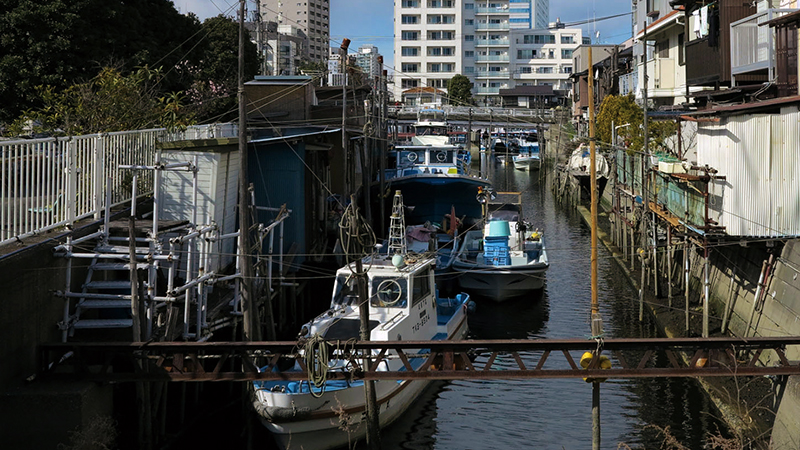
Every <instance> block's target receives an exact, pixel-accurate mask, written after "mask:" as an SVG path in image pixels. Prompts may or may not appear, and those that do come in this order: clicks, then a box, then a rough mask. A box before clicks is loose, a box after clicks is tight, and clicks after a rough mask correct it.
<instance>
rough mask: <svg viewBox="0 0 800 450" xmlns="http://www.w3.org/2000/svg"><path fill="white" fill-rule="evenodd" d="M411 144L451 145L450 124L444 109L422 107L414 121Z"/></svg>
mask: <svg viewBox="0 0 800 450" xmlns="http://www.w3.org/2000/svg"><path fill="white" fill-rule="evenodd" d="M413 127H414V136H413V137H412V138H411V145H437V146H438V145H450V144H451V142H450V136H449V133H450V126H449V125H448V123H447V114H446V113H445V112H444V110H442V109H436V108H421V109H420V110H419V111H417V121H416V122H414V125H413Z"/></svg>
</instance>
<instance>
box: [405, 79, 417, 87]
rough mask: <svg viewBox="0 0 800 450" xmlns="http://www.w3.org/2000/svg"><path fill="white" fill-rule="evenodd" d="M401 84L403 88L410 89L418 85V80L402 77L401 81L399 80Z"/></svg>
mask: <svg viewBox="0 0 800 450" xmlns="http://www.w3.org/2000/svg"><path fill="white" fill-rule="evenodd" d="M401 85H402V87H403V89H411V88H415V87H417V86H419V81H418V80H409V79H403V81H402V82H401Z"/></svg>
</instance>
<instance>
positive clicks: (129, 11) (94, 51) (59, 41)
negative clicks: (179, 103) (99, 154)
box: [0, 0, 200, 122]
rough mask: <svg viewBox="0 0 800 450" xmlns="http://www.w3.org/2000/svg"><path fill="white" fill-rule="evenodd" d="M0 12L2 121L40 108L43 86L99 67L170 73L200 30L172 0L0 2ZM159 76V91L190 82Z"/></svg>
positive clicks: (61, 84)
mask: <svg viewBox="0 0 800 450" xmlns="http://www.w3.org/2000/svg"><path fill="white" fill-rule="evenodd" d="M0 11H3V13H2V14H0V98H2V102H0V122H5V121H10V120H13V119H14V118H16V117H18V116H19V115H20V114H21V112H22V111H24V110H30V109H36V108H39V107H41V106H42V105H43V100H44V99H43V98H42V97H40V95H41V93H42V91H41V90H42V88H41V86H48V87H52V90H51V92H52V93H56V92H59V91H62V90H64V89H67V88H68V87H69V86H71V85H74V84H77V83H80V82H82V81H85V80H87V79H90V78H92V77H93V76H95V75H96V74H97V72H98V70H99V68H100V67H101V66H113V67H120V69H121V70H122V71H133V70H135V68H136V67H141V66H145V65H147V64H149V65H151V66H161V67H169V68H175V67H176V66H177V64H178V63H179V62H180V61H182V60H184V59H187V58H191V53H192V51H191V49H192V47H193V46H194V45H195V44H196V42H194V41H192V40H191V39H190V37H191V36H193V35H194V34H195V33H196V32H197V31H198V29H199V27H200V23H199V21H198V20H197V18H196V17H193V16H184V15H181V14H180V13H178V11H177V10H176V9H175V7H174V5H173V4H172V2H171V1H170V0H148V1H146V2H119V1H117V2H109V1H107V0H69V1H67V0H48V1H35V0H0ZM120 61H121V62H122V63H121V64H120V63H119V62H120ZM163 75H165V78H164V79H163V80H162V82H161V83H162V86H163V88H164V90H165V91H169V90H180V89H183V88H184V87H185V86H188V85H189V84H190V83H191V79H190V78H188V77H187V75H188V74H187V73H185V72H182V71H180V70H175V69H172V70H169V71H166V72H165V73H164V74H163ZM45 89H49V88H45Z"/></svg>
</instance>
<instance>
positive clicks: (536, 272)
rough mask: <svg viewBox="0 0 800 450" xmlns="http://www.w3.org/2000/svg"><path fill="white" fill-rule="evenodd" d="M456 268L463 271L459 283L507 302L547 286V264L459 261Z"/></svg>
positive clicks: (454, 265)
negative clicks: (539, 265)
mask: <svg viewBox="0 0 800 450" xmlns="http://www.w3.org/2000/svg"><path fill="white" fill-rule="evenodd" d="M453 269H454V270H456V271H457V272H460V273H459V276H458V284H459V287H460V288H461V289H463V290H466V291H468V292H470V293H471V294H474V295H477V296H480V297H483V298H487V299H490V300H493V301H496V302H503V301H507V300H511V299H514V298H519V297H521V296H523V295H526V294H530V293H531V292H532V291H536V290H539V289H542V288H543V287H544V280H545V272H546V270H547V266H544V267H528V266H524V267H521V268H520V267H513V266H512V267H493V266H486V267H481V266H465V265H463V264H459V262H456V263H454V264H453Z"/></svg>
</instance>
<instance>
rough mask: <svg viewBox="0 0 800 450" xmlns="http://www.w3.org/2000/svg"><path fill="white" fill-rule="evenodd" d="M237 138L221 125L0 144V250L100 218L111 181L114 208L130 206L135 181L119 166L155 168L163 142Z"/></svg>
mask: <svg viewBox="0 0 800 450" xmlns="http://www.w3.org/2000/svg"><path fill="white" fill-rule="evenodd" d="M235 135H236V127H231V126H230V125H229V124H218V125H213V126H203V127H191V128H189V129H188V130H186V131H185V132H168V131H167V130H165V129H163V128H161V129H151V130H139V131H123V132H114V133H102V134H92V135H85V136H70V137H60V138H45V139H23V140H13V141H0V245H3V244H6V243H9V242H13V241H17V240H19V239H22V238H25V237H29V236H33V235H36V234H39V233H43V232H45V231H49V230H52V229H56V228H59V227H62V226H68V225H72V224H73V223H74V222H75V221H77V220H80V219H84V218H88V217H92V216H94V217H95V218H97V219H99V218H100V214H101V211H102V210H103V205H104V202H105V198H106V184H107V183H106V180H107V179H108V180H110V186H108V188H109V189H110V191H111V193H110V194H111V203H112V205H118V204H121V203H124V202H127V201H129V200H130V192H131V178H130V175H129V174H127V173H126V172H125V171H120V170H118V166H119V165H122V164H128V165H153V164H154V162H155V155H156V142H158V141H161V142H169V141H175V140H181V139H200V138H213V137H222V136H235ZM138 185H139V188H140V190H139V192H142V193H147V192H146V190H147V189H152V186H153V180H152V173H149V172H148V173H143V174H142V176H140V177H139V183H138Z"/></svg>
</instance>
